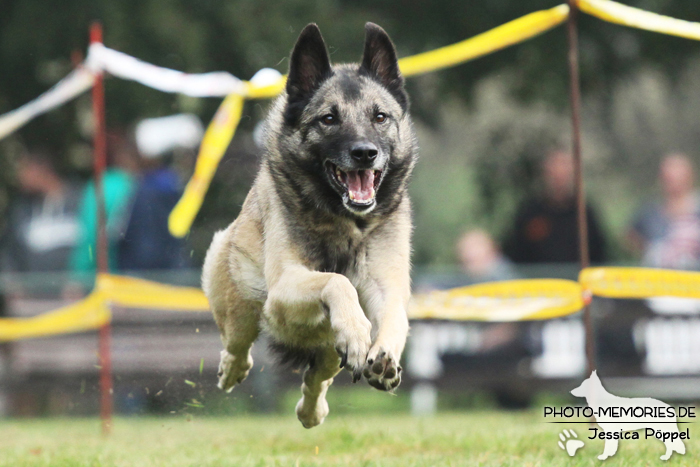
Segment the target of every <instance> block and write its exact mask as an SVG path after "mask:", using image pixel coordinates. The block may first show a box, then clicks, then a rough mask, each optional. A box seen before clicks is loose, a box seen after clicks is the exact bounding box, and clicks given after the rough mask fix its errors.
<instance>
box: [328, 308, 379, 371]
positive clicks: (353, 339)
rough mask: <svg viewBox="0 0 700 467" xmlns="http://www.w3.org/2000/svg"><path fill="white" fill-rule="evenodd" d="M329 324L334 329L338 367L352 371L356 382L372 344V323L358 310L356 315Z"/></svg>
mask: <svg viewBox="0 0 700 467" xmlns="http://www.w3.org/2000/svg"><path fill="white" fill-rule="evenodd" d="M331 325H332V326H333V329H334V331H335V349H336V351H337V352H338V355H339V356H340V368H345V367H347V369H348V370H349V371H351V372H352V381H353V382H357V381H359V380H360V378H361V377H362V368H363V367H364V364H365V359H366V358H367V352H368V351H369V347H370V345H372V338H371V336H370V332H371V330H372V324H371V323H370V322H369V320H368V319H367V318H366V317H365V315H364V314H363V313H361V312H360V315H359V316H357V317H354V318H350V319H346V320H343V321H341V322H339V323H331Z"/></svg>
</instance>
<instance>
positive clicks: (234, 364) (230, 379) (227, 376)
mask: <svg viewBox="0 0 700 467" xmlns="http://www.w3.org/2000/svg"><path fill="white" fill-rule="evenodd" d="M251 368H253V357H251V356H250V353H248V354H247V355H245V356H238V357H236V356H233V355H231V354H230V353H228V351H227V350H222V351H221V361H220V362H219V373H218V376H219V384H218V386H219V389H222V390H224V391H226V392H231V390H233V387H234V386H235V385H236V384H240V383H242V382H243V380H244V379H246V378H247V377H248V373H249V372H250V369H251Z"/></svg>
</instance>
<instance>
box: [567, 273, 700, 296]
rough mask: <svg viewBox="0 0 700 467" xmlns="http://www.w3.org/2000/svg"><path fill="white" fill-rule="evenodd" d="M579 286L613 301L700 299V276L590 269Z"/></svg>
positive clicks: (695, 274) (582, 274)
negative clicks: (617, 299) (652, 298)
mask: <svg viewBox="0 0 700 467" xmlns="http://www.w3.org/2000/svg"><path fill="white" fill-rule="evenodd" d="M579 282H580V283H581V286H582V287H583V288H584V290H586V291H590V292H591V293H593V295H597V296H600V297H610V298H651V297H680V298H698V299H700V272H689V271H671V270H667V269H649V268H588V269H584V270H583V271H581V274H580V275H579Z"/></svg>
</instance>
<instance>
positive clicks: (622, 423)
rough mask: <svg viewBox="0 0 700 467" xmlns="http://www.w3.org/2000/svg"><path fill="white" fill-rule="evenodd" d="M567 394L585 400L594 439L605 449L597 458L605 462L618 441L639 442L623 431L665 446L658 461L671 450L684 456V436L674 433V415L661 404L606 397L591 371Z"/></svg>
mask: <svg viewBox="0 0 700 467" xmlns="http://www.w3.org/2000/svg"><path fill="white" fill-rule="evenodd" d="M571 394H573V395H574V396H576V397H585V398H586V402H587V403H588V406H589V407H590V408H591V409H592V410H593V413H594V414H595V419H596V422H597V423H598V424H599V425H600V427H601V432H600V433H598V434H597V437H598V438H601V439H605V448H604V449H603V454H601V455H600V456H598V459H600V460H605V459H607V458H608V457H610V456H612V455H614V454H615V453H616V452H617V443H618V441H619V440H620V439H630V438H631V439H639V435H638V434H637V433H632V434H633V435H635V436H629V435H630V434H629V433H627V434H625V432H628V431H634V430H640V429H644V430H645V437H647V438H648V437H649V436H650V434H651V435H652V436H653V437H655V438H657V439H659V440H661V441H663V443H664V444H665V445H666V453H665V454H664V455H663V456H661V460H668V459H669V458H670V457H671V454H673V452H674V451H675V452H677V453H678V454H685V444H683V441H682V439H681V437H682V436H683V435H684V433H680V432H679V431H678V425H677V422H676V414H675V412H674V410H673V408H672V407H671V406H670V405H668V404H666V403H665V402H662V401H660V400H657V399H652V398H650V397H635V398H627V397H619V396H615V395H613V394H610V393H609V392H608V391H606V390H605V388H604V387H603V384H602V383H601V382H600V378H598V374H597V373H596V372H595V371H594V372H593V373H591V376H590V378H588V379H586V380H585V381H584V382H583V383H581V385H580V386H579V387H577V388H576V389H574V390H572V391H571ZM592 430H596V431H595V432H594V434H595V433H597V429H595V428H593V429H592Z"/></svg>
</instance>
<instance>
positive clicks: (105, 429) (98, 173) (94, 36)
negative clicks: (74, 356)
mask: <svg viewBox="0 0 700 467" xmlns="http://www.w3.org/2000/svg"><path fill="white" fill-rule="evenodd" d="M101 42H102V25H101V24H100V23H99V22H94V23H92V25H91V26H90V43H91V44H94V43H101ZM92 112H93V118H94V119H95V135H94V144H95V152H94V173H95V195H96V200H97V246H96V257H97V273H98V274H106V273H107V272H108V270H109V264H108V253H107V248H108V246H107V228H106V223H107V215H106V211H105V197H104V186H103V185H104V184H103V175H104V171H105V168H106V167H107V134H106V126H105V96H104V83H103V80H102V73H98V74H97V75H96V76H95V84H94V86H93V87H92ZM111 331H112V329H111V325H110V323H107V324H105V325H104V326H102V327H101V328H100V333H99V356H100V418H101V419H102V434H104V435H108V434H109V433H110V431H111V425H112V393H113V388H112V355H111V342H110V341H111V337H112V336H111V334H112V332H111Z"/></svg>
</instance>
